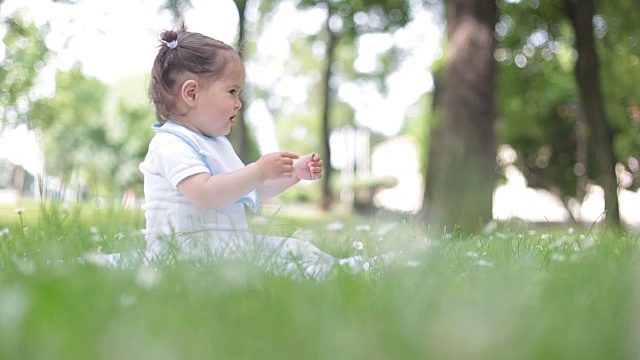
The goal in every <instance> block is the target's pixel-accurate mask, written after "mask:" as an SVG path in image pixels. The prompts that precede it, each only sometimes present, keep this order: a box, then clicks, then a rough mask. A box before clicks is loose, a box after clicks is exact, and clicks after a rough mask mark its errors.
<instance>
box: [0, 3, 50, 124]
mask: <svg viewBox="0 0 640 360" xmlns="http://www.w3.org/2000/svg"><path fill="white" fill-rule="evenodd" d="M2 25H3V26H5V27H6V34H5V36H4V39H3V42H4V45H5V53H6V55H5V58H4V59H1V60H0V63H1V64H2V66H1V67H0V129H1V128H2V125H6V124H11V125H16V124H19V123H27V122H28V118H27V112H28V109H29V106H30V104H31V103H32V102H33V101H34V100H35V99H34V96H33V94H31V93H30V91H31V90H32V88H33V87H34V85H35V81H36V78H37V76H38V73H39V71H40V70H41V69H42V67H44V65H45V63H46V60H47V57H48V55H49V49H48V48H47V46H46V44H45V41H44V39H45V36H46V34H47V32H48V27H47V26H44V27H42V28H38V27H37V26H35V25H34V24H32V23H27V22H25V20H24V19H23V18H22V17H21V15H20V14H15V15H13V16H11V17H8V18H4V19H2Z"/></svg>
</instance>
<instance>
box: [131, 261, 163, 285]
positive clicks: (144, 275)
mask: <svg viewBox="0 0 640 360" xmlns="http://www.w3.org/2000/svg"><path fill="white" fill-rule="evenodd" d="M136 282H137V283H138V285H140V286H142V287H143V288H146V289H151V288H153V287H155V286H157V285H158V284H159V283H160V273H158V271H156V270H155V269H154V268H151V267H148V266H141V267H140V269H138V273H137V274H136Z"/></svg>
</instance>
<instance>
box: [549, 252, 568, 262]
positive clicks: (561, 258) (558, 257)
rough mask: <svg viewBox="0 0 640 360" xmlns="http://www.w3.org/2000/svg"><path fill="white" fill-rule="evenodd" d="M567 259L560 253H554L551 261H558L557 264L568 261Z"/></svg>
mask: <svg viewBox="0 0 640 360" xmlns="http://www.w3.org/2000/svg"><path fill="white" fill-rule="evenodd" d="M566 258H567V257H566V256H564V254H558V253H553V254H551V260H552V261H557V262H562V261H564V260H565V259H566Z"/></svg>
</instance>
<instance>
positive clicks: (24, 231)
mask: <svg viewBox="0 0 640 360" xmlns="http://www.w3.org/2000/svg"><path fill="white" fill-rule="evenodd" d="M22 233H23V234H25V235H29V234H31V229H29V227H28V226H25V227H23V228H22Z"/></svg>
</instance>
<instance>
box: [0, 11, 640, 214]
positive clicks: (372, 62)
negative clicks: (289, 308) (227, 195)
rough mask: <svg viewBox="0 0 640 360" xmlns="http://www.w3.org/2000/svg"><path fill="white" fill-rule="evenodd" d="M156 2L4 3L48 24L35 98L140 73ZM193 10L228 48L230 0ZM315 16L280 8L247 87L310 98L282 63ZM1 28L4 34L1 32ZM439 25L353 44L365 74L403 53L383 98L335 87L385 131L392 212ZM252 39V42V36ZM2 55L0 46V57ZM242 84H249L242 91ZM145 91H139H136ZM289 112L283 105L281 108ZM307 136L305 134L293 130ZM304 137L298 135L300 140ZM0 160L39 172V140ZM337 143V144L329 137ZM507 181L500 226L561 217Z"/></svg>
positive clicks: (411, 174) (0, 145)
mask: <svg viewBox="0 0 640 360" xmlns="http://www.w3.org/2000/svg"><path fill="white" fill-rule="evenodd" d="M162 3H163V2H162V1H160V0H145V1H130V0H112V1H80V2H78V3H77V4H74V5H64V4H56V3H53V2H51V1H49V0H30V1H28V2H27V3H25V2H24V1H22V0H5V1H4V2H3V3H2V8H1V13H2V15H3V16H7V15H9V14H12V13H14V12H15V11H21V12H22V13H23V14H24V15H26V16H27V18H30V19H32V20H33V21H34V22H35V23H36V24H37V25H39V26H42V25H44V24H45V23H46V22H49V24H50V26H51V30H50V32H49V35H48V37H47V46H48V47H49V48H50V49H51V50H52V51H53V52H54V53H55V55H54V56H53V57H52V58H51V61H50V63H49V65H48V66H46V67H45V68H44V69H43V70H42V71H41V73H40V77H39V81H38V86H37V88H36V90H35V92H36V93H37V96H51V95H52V94H53V92H54V90H55V83H54V76H55V72H56V70H58V69H61V70H68V69H70V68H71V67H73V66H74V65H76V64H78V63H79V64H81V67H82V70H83V72H84V73H85V74H86V75H87V76H93V77H96V78H98V79H100V80H101V81H103V82H105V83H108V84H116V83H118V81H121V80H122V79H123V78H127V77H130V76H133V75H140V74H146V73H147V72H148V71H149V69H150V67H151V63H152V61H153V58H154V56H155V54H156V51H157V46H158V45H159V43H158V40H157V39H158V34H159V32H160V31H161V30H163V29H168V28H171V26H172V19H171V17H170V15H169V13H168V12H166V11H160V8H161V6H162ZM192 5H193V7H192V8H191V9H190V10H188V11H187V12H186V13H185V15H184V18H185V21H186V24H187V27H188V28H189V30H191V31H196V32H202V33H204V34H206V35H209V36H211V37H215V38H218V39H220V40H222V41H224V42H227V43H229V44H232V45H233V44H235V41H236V37H237V30H236V29H237V26H238V14H237V10H236V7H235V5H234V4H233V2H232V1H225V0H216V1H210V0H193V1H192ZM248 14H249V20H250V21H251V20H255V19H256V17H257V16H258V11H257V9H250V10H249V12H248ZM323 16H324V15H323V13H322V11H321V10H309V11H304V12H302V11H299V10H297V9H296V8H295V5H294V4H293V3H292V2H289V1H283V2H282V3H281V4H280V5H279V7H278V10H277V12H276V13H275V15H274V17H273V20H272V21H271V22H270V23H269V24H268V25H267V27H266V28H264V29H263V30H262V31H261V32H260V34H259V37H258V38H257V39H252V41H255V42H256V44H257V49H256V52H255V55H253V56H252V57H251V58H250V59H249V60H248V62H247V71H248V82H249V84H258V85H260V86H261V87H263V88H268V89H271V91H273V92H274V93H276V94H278V95H279V96H280V97H281V98H285V99H287V101H288V102H290V103H292V104H296V105H304V104H305V103H306V102H308V101H310V99H309V98H308V94H307V91H306V89H307V86H308V83H309V82H312V81H317V79H314V78H313V77H312V76H309V77H307V78H300V77H291V76H288V74H287V68H286V67H285V66H284V63H285V60H286V59H287V58H288V57H289V56H290V51H291V50H290V42H289V40H288V39H289V36H290V35H291V34H296V33H302V34H314V33H317V32H319V31H320V27H321V25H322V22H323ZM0 31H4V29H1V28H0ZM442 35H443V34H442V23H441V20H440V19H435V18H434V15H433V14H432V13H429V12H427V11H425V10H421V9H418V10H417V12H416V13H415V14H414V20H413V21H412V22H411V23H410V24H409V25H408V26H406V27H405V28H403V29H402V30H399V31H397V32H396V33H395V34H393V35H391V34H374V35H365V36H363V37H362V38H361V39H360V40H359V41H358V43H357V45H358V56H357V58H356V61H355V63H354V66H355V67H356V69H357V70H359V71H361V72H368V71H373V70H375V68H376V67H377V66H378V64H377V63H376V57H375V55H376V54H378V53H382V52H385V51H387V50H388V49H390V48H391V46H392V45H393V44H395V45H396V46H399V47H400V48H402V49H404V50H406V51H407V54H410V55H409V56H407V57H405V58H404V59H403V61H402V65H401V66H400V68H399V70H398V71H396V72H394V73H393V74H392V75H391V76H390V77H389V78H388V80H387V86H388V87H389V92H388V94H387V95H385V96H383V95H381V94H380V93H379V92H378V91H377V90H376V89H375V88H374V87H373V86H372V85H366V84H365V85H362V84H356V83H350V82H346V83H344V84H341V85H340V87H339V89H338V96H340V97H341V98H342V99H343V100H344V101H346V102H348V103H349V104H350V105H351V106H352V107H353V108H354V109H355V123H356V124H357V125H359V126H361V127H363V128H366V129H370V130H372V131H374V132H376V133H380V134H383V135H384V136H386V137H388V138H389V140H388V141H386V142H384V143H382V144H380V145H379V146H377V147H375V148H373V149H370V150H369V149H367V150H366V151H367V155H366V156H367V159H369V160H368V161H371V164H370V165H371V166H370V168H371V171H372V172H373V173H374V174H375V175H378V176H386V175H394V176H396V177H397V178H398V183H397V185H396V186H395V187H392V188H389V189H385V190H381V191H380V192H378V194H377V195H376V202H377V204H378V205H380V206H383V207H387V208H390V209H393V210H400V211H406V212H416V211H417V210H419V208H420V206H421V202H422V197H423V195H422V194H423V191H424V190H423V188H424V182H423V179H422V176H421V170H420V166H419V162H420V157H419V155H418V154H419V153H420V152H421V151H422V149H418V148H417V145H416V143H415V142H414V141H412V139H411V138H409V137H406V136H398V135H399V132H400V130H401V128H402V126H403V124H404V120H405V119H406V118H407V117H408V116H411V111H412V107H413V106H415V104H416V102H418V100H419V99H420V97H421V96H423V95H424V94H425V93H429V92H430V91H432V90H433V79H432V77H431V72H430V67H431V65H432V64H433V62H434V61H436V60H437V59H438V58H440V57H441V56H442V50H441V42H442ZM252 36H255V35H252ZM310 52H311V53H312V54H317V55H316V56H320V57H321V56H322V51H321V49H319V50H318V49H314V48H311V49H310ZM1 57H4V48H3V47H0V58H1ZM249 86H250V85H249ZM145 87H146V84H143V83H141V84H140V91H141V93H144V91H145ZM245 107H246V109H247V119H248V123H249V125H250V126H251V127H252V128H253V129H254V130H255V133H256V134H258V135H257V141H258V145H259V148H260V151H261V152H262V153H266V152H270V151H275V150H278V149H284V148H286V144H282V143H281V142H279V140H278V138H277V136H276V131H275V123H274V115H275V114H273V113H272V112H270V110H268V109H269V107H268V106H267V104H265V103H264V101H263V100H257V101H254V102H252V103H247V104H245ZM282 111H283V112H286V111H287V108H286V107H283V108H282ZM294 130H296V131H299V132H305V131H307V130H305V129H301V128H300V129H294ZM304 135H305V134H304V133H301V135H300V136H301V137H303V136H304ZM0 136H1V137H0V158H7V159H9V160H11V161H12V162H14V163H15V164H19V165H22V166H23V167H24V168H25V169H26V170H27V171H29V172H32V173H34V174H37V173H39V172H41V169H42V168H43V162H44V157H43V154H41V150H40V148H39V146H38V138H37V136H36V135H34V134H33V133H31V132H29V131H27V130H26V127H18V128H17V129H15V130H11V131H8V130H5V131H4V132H3V133H2V134H1V135H0ZM334 140H335V139H334ZM332 145H333V146H335V147H336V150H337V151H334V154H335V155H334V159H333V163H334V166H336V167H338V168H340V166H341V164H344V162H345V161H346V160H345V158H344V157H341V156H340V155H341V154H344V151H340V150H344V149H343V148H341V147H340V146H341V145H340V141H333V142H332ZM501 156H506V157H508V156H509V149H508V148H505V149H501ZM507 178H508V180H509V181H508V182H507V183H506V184H505V185H502V186H500V187H498V188H497V189H496V192H495V201H494V217H495V218H496V219H507V218H512V217H518V218H522V219H525V220H535V221H565V220H568V218H569V217H568V214H567V212H566V210H565V208H564V207H563V206H562V204H560V203H559V201H558V200H557V199H555V198H554V197H553V196H551V195H550V194H548V193H546V192H544V191H539V190H533V189H530V188H527V186H526V182H525V180H524V177H522V175H521V174H520V173H519V172H518V171H517V170H516V169H515V168H513V169H510V170H508V171H507ZM0 201H2V202H5V203H7V202H8V203H11V202H15V201H16V199H15V197H14V196H12V195H11V194H8V193H5V194H4V195H3V196H0ZM620 203H621V205H620V207H621V213H622V216H623V218H624V219H626V221H627V222H631V223H638V222H640V205H638V204H640V199H639V196H638V194H637V193H632V192H628V191H623V192H622V194H621V198H620ZM603 209H604V204H603V200H602V192H601V190H600V189H599V188H598V187H592V188H591V192H590V195H589V196H588V197H587V199H586V201H585V202H584V203H583V204H582V205H581V207H580V209H577V213H580V214H581V216H582V217H583V220H586V221H593V220H596V219H598V217H600V216H601V214H602V212H603Z"/></svg>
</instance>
